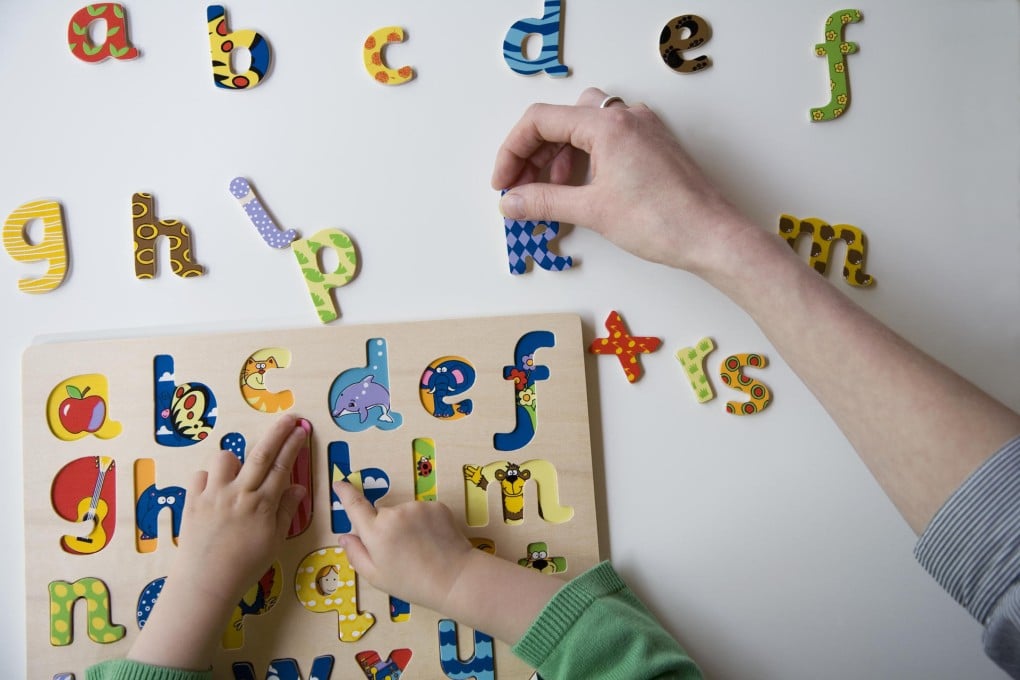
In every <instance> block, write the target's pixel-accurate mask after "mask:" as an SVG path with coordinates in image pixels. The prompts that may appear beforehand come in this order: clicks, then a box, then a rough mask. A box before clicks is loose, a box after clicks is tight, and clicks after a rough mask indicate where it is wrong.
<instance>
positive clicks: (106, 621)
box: [49, 577, 127, 647]
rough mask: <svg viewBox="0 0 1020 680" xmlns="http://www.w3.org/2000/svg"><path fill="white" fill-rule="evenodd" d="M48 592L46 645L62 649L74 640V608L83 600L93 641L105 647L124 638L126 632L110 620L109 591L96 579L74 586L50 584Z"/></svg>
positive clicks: (74, 584)
mask: <svg viewBox="0 0 1020 680" xmlns="http://www.w3.org/2000/svg"><path fill="white" fill-rule="evenodd" d="M49 591H50V644H51V645H53V646H54V647H63V646H65V645H69V644H71V642H72V641H73V640H74V606H75V604H76V603H77V602H78V600H82V599H84V600H85V602H86V605H87V606H86V609H88V616H87V617H86V620H87V622H88V634H89V638H90V639H91V640H92V641H93V642H98V643H100V644H108V643H110V642H116V641H117V640H120V639H122V638H123V637H124V635H125V634H126V633H127V629H125V628H124V626H121V625H119V624H115V623H113V621H112V620H111V619H110V591H109V590H107V588H106V584H105V583H103V582H102V581H100V580H99V579H97V578H92V577H88V578H82V579H78V580H77V581H75V582H74V583H68V582H67V581H53V582H52V583H50V585H49Z"/></svg>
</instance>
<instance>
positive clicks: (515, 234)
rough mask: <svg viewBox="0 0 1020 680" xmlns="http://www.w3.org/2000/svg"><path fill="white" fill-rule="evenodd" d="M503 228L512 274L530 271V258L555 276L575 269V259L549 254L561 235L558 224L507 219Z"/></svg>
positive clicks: (505, 218) (504, 219)
mask: <svg viewBox="0 0 1020 680" xmlns="http://www.w3.org/2000/svg"><path fill="white" fill-rule="evenodd" d="M503 193H504V194H505V193H506V192H505V191H504V192H503ZM503 227H504V228H505V229H506V254H507V258H508V259H509V260H510V273H511V274H523V273H525V272H526V271H528V258H529V257H530V258H531V259H532V260H534V261H535V264H536V265H538V266H539V267H541V268H542V269H546V270H549V271H553V272H560V271H563V270H564V269H570V268H571V267H572V266H573V264H574V260H573V258H571V257H560V256H559V255H556V254H555V253H552V252H549V242H550V241H552V240H553V239H554V238H556V237H557V236H558V235H559V233H560V223H559V222H552V221H549V222H545V221H542V222H530V221H528V220H514V219H511V218H509V217H504V218H503ZM540 228H541V229H540Z"/></svg>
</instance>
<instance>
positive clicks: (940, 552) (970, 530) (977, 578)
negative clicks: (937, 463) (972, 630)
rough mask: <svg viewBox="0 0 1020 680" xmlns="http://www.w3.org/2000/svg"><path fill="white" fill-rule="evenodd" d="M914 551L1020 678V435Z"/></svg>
mask: <svg viewBox="0 0 1020 680" xmlns="http://www.w3.org/2000/svg"><path fill="white" fill-rule="evenodd" d="M914 556H915V557H916V558H917V560H918V562H920V563H921V566H923V567H924V568H925V569H926V570H927V571H928V573H929V574H931V575H932V577H934V578H935V580H936V581H938V583H939V584H940V585H941V586H942V587H943V588H945V590H946V592H948V593H949V594H950V595H951V596H952V597H953V598H954V599H955V600H956V601H957V602H959V603H960V604H961V605H962V606H963V607H964V608H965V609H966V610H967V611H968V612H970V614H971V616H973V617H974V618H975V619H977V620H978V621H979V622H980V623H981V624H982V625H983V626H984V627H985V633H984V646H985V652H986V653H987V654H988V656H989V657H990V658H991V659H992V660H993V661H995V662H996V663H997V664H998V665H999V666H1001V667H1002V668H1003V670H1005V671H1007V672H1008V673H1009V674H1010V675H1011V676H1012V677H1014V678H1020V436H1018V437H1016V438H1014V439H1012V440H1010V441H1009V442H1008V443H1007V444H1006V445H1005V446H1003V447H1002V448H1001V449H1000V450H999V451H998V452H997V453H996V454H995V455H993V456H992V457H991V458H989V459H988V460H987V461H985V463H984V464H982V465H981V467H979V468H978V469H977V470H976V471H975V472H974V473H973V474H972V475H971V476H970V477H969V478H968V479H967V481H965V482H964V483H963V485H961V486H960V488H959V489H957V490H956V491H955V492H954V493H953V495H952V496H950V498H949V500H947V501H946V503H945V505H943V506H942V508H941V509H940V510H939V511H938V512H937V513H936V514H935V517H934V518H932V521H931V523H930V524H929V525H928V528H926V529H925V530H924V533H923V534H921V538H920V539H919V540H918V542H917V546H916V547H915V548H914Z"/></svg>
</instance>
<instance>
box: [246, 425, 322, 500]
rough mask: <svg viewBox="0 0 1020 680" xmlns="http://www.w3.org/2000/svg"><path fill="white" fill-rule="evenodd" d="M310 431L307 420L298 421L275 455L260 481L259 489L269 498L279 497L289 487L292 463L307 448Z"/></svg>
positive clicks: (310, 427)
mask: <svg viewBox="0 0 1020 680" xmlns="http://www.w3.org/2000/svg"><path fill="white" fill-rule="evenodd" d="M302 423H303V425H302ZM311 429H312V426H311V424H309V423H308V421H307V420H299V421H298V427H295V428H294V429H293V431H291V433H290V435H288V437H287V439H286V441H284V442H283V446H282V447H280V452H279V453H278V454H277V455H276V460H275V461H274V462H273V465H272V467H270V468H269V471H268V472H267V473H266V476H265V478H264V479H263V480H262V485H261V486H260V487H259V488H260V489H261V490H262V491H264V492H265V493H267V494H269V495H270V496H273V497H279V496H280V494H282V493H283V492H284V491H286V489H287V487H289V486H290V484H291V470H292V468H293V467H294V461H295V460H297V457H298V454H299V453H300V452H301V450H302V449H305V448H307V447H308V446H309V442H308V438H309V436H310V433H311Z"/></svg>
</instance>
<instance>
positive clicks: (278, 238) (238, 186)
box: [230, 177, 298, 248]
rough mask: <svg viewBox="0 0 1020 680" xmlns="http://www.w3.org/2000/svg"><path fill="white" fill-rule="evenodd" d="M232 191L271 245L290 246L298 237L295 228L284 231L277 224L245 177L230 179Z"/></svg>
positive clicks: (263, 237)
mask: <svg viewBox="0 0 1020 680" xmlns="http://www.w3.org/2000/svg"><path fill="white" fill-rule="evenodd" d="M230 193H231V195H233V197H234V198H236V199H237V202H238V203H240V204H241V207H242V208H244V212H245V214H246V215H248V219H249V220H251V223H252V224H254V225H255V228H256V229H258V230H259V234H261V235H262V240H263V241H265V242H266V245H268V246H269V247H271V248H287V247H288V246H290V243H291V241H293V240H294V239H296V238H297V237H298V233H297V232H296V231H294V230H293V229H288V230H286V231H284V230H282V229H280V228H279V227H277V226H276V223H275V222H273V218H272V217H270V216H269V213H268V212H266V209H265V208H264V207H262V202H261V201H259V197H258V196H256V195H255V189H253V188H252V186H251V184H249V183H248V180H246V179H245V178H244V177H235V178H234V179H232V180H230Z"/></svg>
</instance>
